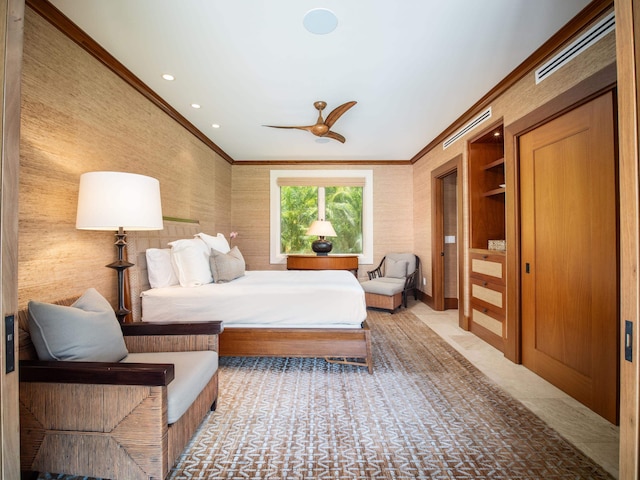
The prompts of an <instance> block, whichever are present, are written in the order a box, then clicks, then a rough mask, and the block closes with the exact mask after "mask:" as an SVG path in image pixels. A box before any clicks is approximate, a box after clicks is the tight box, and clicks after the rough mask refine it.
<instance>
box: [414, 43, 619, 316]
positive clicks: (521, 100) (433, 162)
mask: <svg viewBox="0 0 640 480" xmlns="http://www.w3.org/2000/svg"><path fill="white" fill-rule="evenodd" d="M615 58H616V52H615V33H610V34H608V36H607V37H605V38H604V39H602V40H601V41H600V42H598V43H597V44H595V45H593V46H592V47H591V48H589V49H588V50H586V51H585V52H583V53H582V54H581V55H579V56H578V57H576V58H575V59H573V60H572V61H571V62H570V63H569V64H567V65H565V66H564V67H562V68H561V69H560V70H558V71H557V72H555V73H554V74H553V75H551V76H550V77H548V78H547V79H546V80H544V81H543V82H542V83H540V84H538V85H536V84H535V77H534V73H533V72H530V73H529V74H527V75H526V76H525V77H523V78H522V79H521V80H519V81H518V82H517V83H516V84H515V85H513V86H512V87H511V88H509V89H508V90H507V91H505V92H504V93H503V94H502V95H500V96H499V97H498V98H497V99H496V100H495V101H494V102H492V103H491V107H492V118H491V119H490V120H488V121H487V122H485V123H484V124H482V126H481V127H478V128H476V129H475V130H471V132H469V133H467V134H466V135H465V136H464V137H462V138H461V139H459V140H458V141H457V142H455V143H453V144H452V145H451V146H450V147H449V148H447V149H446V150H443V148H442V145H440V144H439V145H436V146H435V147H434V148H433V149H432V150H430V151H429V152H427V153H426V154H425V155H424V156H423V157H422V158H420V159H419V160H418V161H417V162H416V163H415V164H414V165H413V166H414V175H413V184H414V189H413V195H414V212H415V217H414V223H413V229H414V235H415V237H414V238H415V251H416V253H417V254H418V255H419V256H420V258H421V259H422V260H423V264H422V270H423V276H426V277H427V287H426V293H427V294H429V295H430V294H431V285H432V281H431V179H430V178H431V172H432V171H433V170H434V169H436V168H438V167H439V166H440V165H443V164H445V163H446V162H448V161H449V160H451V159H453V158H455V157H456V156H457V155H460V154H462V155H463V171H462V172H459V177H458V181H459V182H461V185H462V186H463V225H464V226H465V228H464V231H463V232H459V237H460V241H462V242H464V248H465V252H466V251H467V249H468V246H469V242H468V236H469V231H468V228H467V226H468V220H469V209H468V206H469V195H468V190H467V182H468V178H467V153H468V152H467V141H468V140H469V139H470V138H473V137H474V136H476V135H478V134H479V133H480V132H481V131H482V130H483V129H484V128H487V127H489V126H490V125H491V124H493V123H495V122H497V121H500V119H501V118H502V119H503V122H504V125H509V124H511V123H513V122H514V121H515V120H517V119H519V118H522V117H523V116H524V115H526V114H527V113H529V112H531V111H533V110H534V109H536V108H538V107H540V106H541V105H543V104H544V103H546V102H548V101H550V100H552V99H553V98H555V97H557V96H558V95H559V94H561V93H563V92H565V91H567V90H568V89H569V88H571V87H573V86H575V85H576V84H578V83H579V82H580V81H582V80H584V79H586V78H588V77H589V76H591V75H593V74H594V73H596V72H598V71H599V70H601V69H602V68H604V67H606V66H607V65H610V64H612V63H614V62H615ZM507 195H508V193H507ZM507 198H508V196H507ZM461 260H462V261H463V262H464V265H465V268H464V271H465V272H467V271H468V256H466V254H465V258H464V259H461ZM461 280H462V281H463V285H464V289H465V295H464V300H465V301H464V302H461V303H460V308H464V313H465V314H468V305H469V303H468V298H469V295H468V291H467V290H468V277H467V278H464V279H461ZM423 288H425V287H423Z"/></svg>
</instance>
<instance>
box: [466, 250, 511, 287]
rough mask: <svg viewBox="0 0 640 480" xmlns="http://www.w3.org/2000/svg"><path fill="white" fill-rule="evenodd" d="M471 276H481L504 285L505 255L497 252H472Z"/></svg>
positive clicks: (470, 255) (470, 258)
mask: <svg viewBox="0 0 640 480" xmlns="http://www.w3.org/2000/svg"><path fill="white" fill-rule="evenodd" d="M469 260H470V262H471V271H470V272H469V275H470V276H471V277H476V278H481V279H484V280H486V281H488V282H491V283H494V284H498V285H504V283H505V256H504V255H500V254H497V253H482V252H473V251H472V252H470V254H469Z"/></svg>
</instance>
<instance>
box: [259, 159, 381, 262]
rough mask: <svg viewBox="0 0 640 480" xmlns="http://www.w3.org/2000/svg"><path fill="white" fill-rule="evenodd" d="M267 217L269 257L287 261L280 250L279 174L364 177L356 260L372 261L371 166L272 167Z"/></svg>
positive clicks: (318, 176) (304, 176)
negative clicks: (358, 168)
mask: <svg viewBox="0 0 640 480" xmlns="http://www.w3.org/2000/svg"><path fill="white" fill-rule="evenodd" d="M270 174H271V179H270V183H271V189H270V220H271V229H270V230H271V235H270V242H269V243H270V245H269V251H270V255H269V257H270V258H269V261H270V263H271V264H284V263H287V255H286V254H283V253H280V187H279V186H278V179H280V178H287V177H289V178H291V177H293V178H327V177H330V178H364V187H363V189H362V253H361V254H358V263H360V264H372V263H373V170H271V172H270Z"/></svg>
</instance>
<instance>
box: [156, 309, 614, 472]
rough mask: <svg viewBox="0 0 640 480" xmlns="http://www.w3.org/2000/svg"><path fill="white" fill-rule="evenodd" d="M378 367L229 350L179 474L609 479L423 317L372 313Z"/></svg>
mask: <svg viewBox="0 0 640 480" xmlns="http://www.w3.org/2000/svg"><path fill="white" fill-rule="evenodd" d="M368 322H369V325H370V327H371V330H372V337H373V356H374V360H375V370H374V373H373V375H370V374H369V373H367V371H366V369H365V368H361V367H353V366H345V365H332V364H328V363H327V362H325V361H324V360H320V359H283V358H275V359H270V358H223V359H221V366H220V398H219V401H218V409H217V411H216V412H214V413H212V414H210V415H209V416H208V417H207V418H206V420H205V422H203V424H202V426H201V428H200V429H199V431H198V432H197V433H196V435H195V436H194V438H193V440H192V442H191V444H190V446H189V447H188V448H187V450H186V451H185V454H184V455H182V456H181V457H180V459H179V461H178V464H177V465H176V467H175V468H174V470H172V472H171V474H170V476H169V478H171V479H174V480H178V479H180V480H182V479H279V480H285V479H305V480H307V479H333V480H343V479H345V480H346V479H358V480H359V479H492V480H495V479H509V480H514V479H567V478H571V479H587V478H588V479H604V478H612V477H611V476H610V475H609V474H607V473H606V472H605V471H604V470H603V469H602V468H600V467H599V466H598V465H596V464H595V463H593V462H592V461H591V460H590V459H589V458H587V457H586V456H584V455H583V454H582V453H580V452H579V451H578V450H577V449H575V448H574V447H573V446H572V445H570V444H569V443H568V442H567V441H565V440H564V439H563V438H561V437H560V436H559V435H558V434H557V433H556V432H555V431H554V430H552V429H551V428H549V427H548V426H547V425H546V424H545V423H544V422H542V421H541V420H540V419H539V418H538V417H536V416H535V415H534V414H533V413H531V412H530V411H529V410H527V409H526V408H525V407H524V406H523V405H522V404H521V403H519V402H518V401H516V400H514V399H513V398H511V397H510V396H509V395H508V394H506V393H505V392H504V391H502V390H501V389H500V388H499V387H497V386H496V385H495V384H493V383H492V382H491V381H490V380H489V379H488V378H487V377H485V376H484V375H483V374H482V373H481V372H479V371H478V370H477V369H476V368H475V367H474V366H473V365H471V364H470V363H469V362H468V361H467V360H466V359H465V358H464V357H463V356H462V355H460V354H459V353H458V352H456V351H455V350H454V349H453V348H452V347H450V346H449V345H448V344H447V343H446V342H444V341H443V340H442V339H441V338H440V337H438V336H437V335H436V334H435V333H434V332H433V331H432V330H431V329H430V328H428V327H427V326H426V325H425V324H423V323H422V322H421V321H420V320H419V319H418V318H417V317H416V316H415V315H413V314H411V313H410V312H407V311H405V310H402V311H400V312H398V313H396V314H394V315H389V314H387V313H383V312H374V311H371V312H369V320H368Z"/></svg>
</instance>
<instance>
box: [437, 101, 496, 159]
mask: <svg viewBox="0 0 640 480" xmlns="http://www.w3.org/2000/svg"><path fill="white" fill-rule="evenodd" d="M489 118H491V107H489V108H487V109H486V110H485V111H484V112H482V113H481V114H480V115H478V116H477V117H476V118H474V119H473V120H471V121H470V122H469V123H467V124H466V125H465V126H464V127H462V128H461V129H460V130H458V131H457V132H456V133H454V134H453V135H451V136H450V137H449V138H447V139H446V140H445V141H444V142H442V149H443V150H445V149H446V148H447V147H448V146H450V145H451V144H452V143H454V142H455V141H456V140H458V139H459V138H461V137H463V136H464V135H465V134H466V133H469V132H470V131H471V130H473V129H474V128H476V127H477V126H478V125H480V124H481V123H482V122H484V121H485V120H488V119H489Z"/></svg>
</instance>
